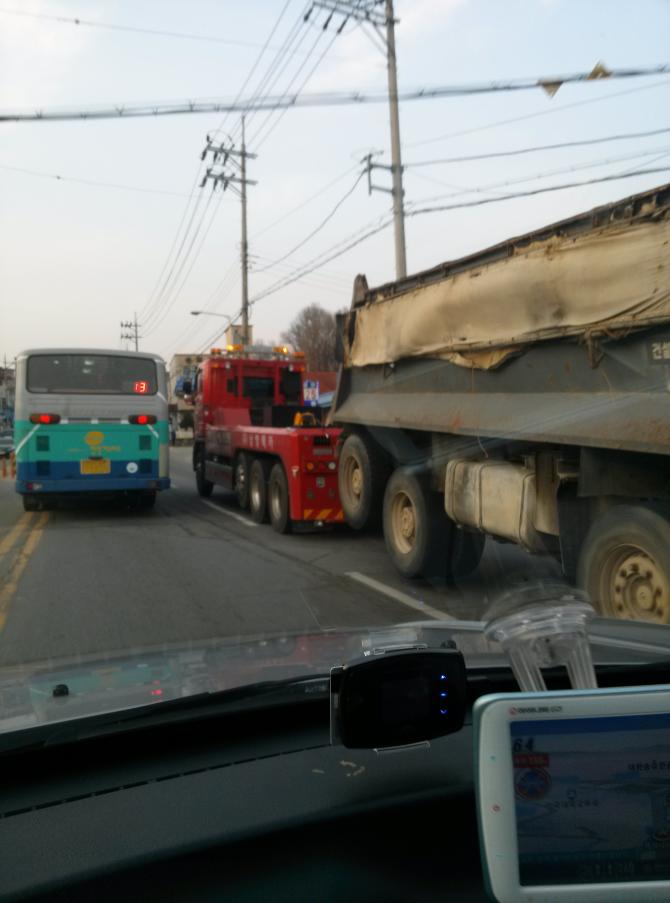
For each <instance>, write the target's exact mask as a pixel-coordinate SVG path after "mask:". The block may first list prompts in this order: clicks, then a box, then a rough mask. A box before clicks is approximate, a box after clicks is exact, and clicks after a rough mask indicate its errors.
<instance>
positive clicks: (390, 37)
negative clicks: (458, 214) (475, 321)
mask: <svg viewBox="0 0 670 903" xmlns="http://www.w3.org/2000/svg"><path fill="white" fill-rule="evenodd" d="M386 68H387V70H388V86H389V114H390V118H391V174H392V176H393V228H394V231H395V274H396V279H403V278H404V277H405V276H406V275H407V252H406V250H405V202H404V191H403V187H402V159H401V155H400V116H399V112H398V70H397V67H396V55H395V18H394V15H393V0H386Z"/></svg>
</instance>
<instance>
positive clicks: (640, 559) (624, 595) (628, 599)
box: [577, 505, 670, 624]
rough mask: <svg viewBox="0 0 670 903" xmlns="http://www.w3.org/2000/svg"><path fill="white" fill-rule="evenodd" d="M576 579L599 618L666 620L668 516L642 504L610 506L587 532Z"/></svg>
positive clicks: (669, 610)
mask: <svg viewBox="0 0 670 903" xmlns="http://www.w3.org/2000/svg"><path fill="white" fill-rule="evenodd" d="M577 580H578V583H579V585H580V586H581V587H582V588H583V589H584V590H586V592H587V594H588V596H589V598H590V600H591V602H592V604H593V605H594V606H595V607H596V608H597V609H598V611H599V612H600V614H602V615H603V616H604V617H607V618H626V619H633V620H638V621H652V622H654V623H656V624H670V521H668V519H667V517H665V516H664V515H663V514H662V513H660V512H658V511H655V510H652V509H651V508H644V507H642V506H634V505H615V506H614V507H613V508H610V510H609V511H607V512H606V513H605V514H603V515H602V517H599V518H598V520H596V521H595V522H594V523H593V524H592V525H591V528H590V529H589V532H588V533H587V535H586V539H585V540H584V544H583V546H582V550H581V553H580V556H579V565H578V569H577Z"/></svg>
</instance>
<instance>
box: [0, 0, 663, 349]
mask: <svg viewBox="0 0 670 903" xmlns="http://www.w3.org/2000/svg"><path fill="white" fill-rule="evenodd" d="M309 5H310V4H309V3H308V0H245V2H243V3H242V2H240V0H188V2H186V0H132V2H131V0H92V2H86V0H0V112H2V111H8V110H19V109H20V110H39V109H44V110H46V109H49V108H52V107H70V108H73V109H78V110H79V109H86V108H89V107H92V106H97V105H101V104H106V105H122V104H124V103H125V104H132V103H142V102H145V101H174V100H186V99H204V98H228V99H232V98H235V97H236V96H237V95H238V94H239V93H240V91H241V90H242V89H243V90H242V95H241V96H242V97H249V96H250V95H251V94H252V93H253V92H254V91H257V90H261V91H263V93H265V92H266V91H268V90H269V89H271V90H270V93H272V94H281V93H282V92H283V91H285V90H287V89H288V88H289V86H290V89H291V90H295V89H296V88H297V87H299V86H300V85H301V84H302V83H303V81H304V80H305V78H306V76H307V75H308V73H309V72H310V71H311V70H312V69H313V74H312V76H311V77H310V79H309V80H308V81H307V83H306V84H305V86H304V89H303V90H304V91H305V92H327V91H346V90H357V91H363V92H364V91H376V92H379V91H384V90H385V89H386V65H385V59H384V55H383V53H382V50H381V49H380V48H379V46H377V45H376V44H375V42H374V40H373V38H372V37H371V36H370V35H369V34H368V33H367V32H366V31H365V30H364V29H362V28H361V27H357V26H356V25H354V24H353V23H350V24H349V25H347V27H346V28H345V29H344V31H343V32H342V34H341V35H339V36H338V37H337V38H334V37H333V35H334V25H333V24H332V23H331V26H330V28H329V29H328V30H326V31H324V30H323V27H322V26H323V23H324V21H325V19H326V13H325V12H323V10H318V9H317V10H314V12H313V13H312V15H311V17H310V19H309V21H308V22H307V23H305V22H304V21H303V18H302V14H303V13H304V11H305V9H306V7H307V6H309ZM17 12H20V13H23V15H18V14H17ZM25 13H31V14H34V15H25ZM280 14H281V15H280ZM46 17H61V18H63V19H69V20H72V19H74V18H78V19H80V20H82V24H80V25H76V24H73V23H72V22H71V21H55V20H54V19H51V18H46ZM396 17H397V19H398V23H397V27H396V46H397V59H398V81H399V88H400V91H403V90H410V89H413V88H419V87H430V86H435V85H463V84H471V83H488V82H493V81H501V80H505V79H512V78H521V77H533V78H545V77H550V76H554V75H559V74H568V73H576V72H588V71H591V69H592V68H593V67H594V65H595V64H596V63H597V62H599V61H600V62H602V63H604V64H605V65H606V66H607V67H609V68H610V69H617V68H634V67H651V66H654V65H659V64H663V63H668V62H670V0H630V2H629V0H505V2H501V0H396ZM339 21H341V19H340V20H338V22H339ZM85 22H95V23H104V24H105V25H109V26H112V25H113V26H117V27H116V28H111V27H104V28H103V27H93V26H90V25H87V24H85ZM132 28H135V29H145V30H148V31H152V32H155V31H163V32H167V31H169V32H177V33H180V34H181V35H191V36H194V35H195V36H199V38H209V39H210V40H202V39H196V38H194V37H176V36H168V35H165V34H163V35H159V34H149V33H147V31H132V30H126V29H132ZM273 28H274V29H275V31H274V34H273V35H272V37H271V38H270V40H269V41H268V36H270V34H271V32H272V30H273ZM290 35H293V36H294V38H295V40H294V42H293V44H292V45H291V48H292V50H293V51H294V52H293V53H292V54H290V55H285V56H281V57H280V56H279V55H278V51H279V48H280V47H281V46H282V45H283V44H284V42H285V39H286V38H287V37H288V36H290ZM211 39H216V40H211ZM266 42H267V43H268V46H267V49H266V50H265V52H262V48H263V45H264V44H265V43H266ZM329 44H330V49H329V50H328V51H327V52H326V53H325V55H324V56H323V58H322V59H321V61H320V62H319V63H318V65H316V63H317V61H318V59H319V57H320V55H321V54H322V51H324V50H325V48H326V46H327V45H329ZM310 51H311V55H310ZM254 65H255V69H253V70H252V67H254ZM300 67H302V68H300ZM250 73H251V76H250ZM266 75H267V77H266ZM249 76H250V77H249ZM245 80H246V82H247V83H246V87H245ZM509 120H515V121H511V122H510V121H509ZM664 127H667V128H668V129H669V131H668V132H667V133H664V134H658V135H655V136H648V137H637V138H626V139H625V140H617V141H607V142H603V143H600V144H592V145H585V146H580V147H571V148H563V149H556V150H545V151H538V152H533V153H529V154H524V155H518V156H510V157H502V158H493V159H489V160H480V161H472V162H466V163H464V162H458V163H455V162H451V163H444V162H436V163H433V164H431V165H429V166H420V167H419V166H415V165H414V164H416V163H419V162H424V161H432V160H443V159H444V158H452V157H455V156H467V155H477V154H487V153H488V154H490V153H495V152H500V151H506V150H512V149H518V148H528V147H536V146H538V145H547V144H555V143H563V142H571V141H580V140H582V141H583V140H586V139H592V138H601V137H609V136H614V135H628V134H631V133H638V132H647V131H652V130H657V129H658V130H660V129H663V128H664ZM400 131H401V139H402V152H403V164H404V165H405V166H406V170H405V173H404V189H405V200H406V205H407V209H408V211H411V210H412V209H413V208H422V207H426V206H439V205H444V204H454V203H457V202H468V201H472V200H476V199H484V198H493V197H496V196H497V195H500V194H501V193H502V194H507V193H510V192H514V191H527V190H530V189H534V188H541V187H546V186H550V185H556V184H560V183H562V182H571V181H576V180H579V181H582V180H586V179H592V178H601V177H603V176H607V175H614V174H620V173H623V172H626V171H628V170H632V171H635V170H637V169H640V168H648V167H653V166H655V167H663V166H667V167H668V171H667V172H661V173H657V174H651V175H646V176H636V177H633V178H629V179H626V180H622V181H612V182H604V183H600V184H594V185H590V186H584V187H579V188H573V189H569V190H565V191H560V192H553V193H547V194H539V195H536V196H534V197H525V198H517V199H514V200H506V201H499V202H496V203H491V204H487V205H483V206H479V207H471V208H464V209H458V210H449V211H443V212H436V213H430V214H425V215H416V216H412V217H408V219H407V221H406V241H407V262H408V270H409V272H416V271H418V270H421V269H424V268H427V267H431V266H434V265H436V264H438V263H440V262H442V261H445V260H450V259H454V258H457V257H459V256H461V255H463V254H466V253H469V252H471V251H475V250H477V249H479V248H484V247H486V246H488V245H491V244H493V243H495V242H497V241H500V240H503V239H504V238H507V237H510V236H513V235H518V234H520V233H523V232H525V231H527V230H529V229H532V228H536V227H539V226H542V225H543V224H547V223H550V222H553V221H555V220H558V219H562V218H563V217H566V216H569V215H571V214H574V213H577V212H579V211H581V210H586V209H589V208H591V207H594V206H596V205H598V204H602V203H606V202H608V201H610V200H614V199H616V198H620V197H625V196H627V195H629V194H631V193H634V192H637V191H643V190H645V189H647V188H651V187H653V186H655V185H660V184H663V183H665V182H668V181H670V75H663V76H658V75H657V76H651V77H643V78H635V79H621V80H616V81H615V80H610V81H606V80H602V81H598V82H589V83H586V84H581V85H570V84H565V85H563V86H562V87H561V88H560V90H559V91H558V93H557V94H556V95H555V96H554V97H549V95H548V94H547V93H546V92H544V91H543V90H541V89H540V90H537V89H536V90H532V91H523V92H506V93H495V94H485V95H480V96H476V97H473V96H469V97H459V98H445V99H435V100H421V101H416V102H405V103H403V104H401V108H400ZM208 133H211V134H214V133H217V134H218V135H219V136H220V138H221V139H224V138H226V140H232V141H234V142H235V143H236V145H237V146H239V133H240V127H239V117H238V116H237V115H236V114H235V115H232V114H231V115H229V116H228V117H226V118H225V119H224V117H223V116H222V114H220V113H219V114H202V115H184V116H169V117H163V118H149V119H125V120H124V119H110V120H105V121H75V122H62V123H54V122H46V121H43V122H27V123H0V363H1V362H2V360H3V358H5V357H6V359H7V360H8V361H11V360H12V359H13V357H14V356H15V355H16V354H17V353H18V352H19V351H20V350H22V349H24V348H34V347H47V346H52V347H53V346H76V347H86V346H89V347H98V348H105V347H108V348H119V347H127V342H124V341H123V340H122V339H121V333H122V331H123V330H122V329H121V327H120V323H121V322H126V321H129V320H132V319H133V317H134V314H135V312H137V314H138V318H139V322H140V335H141V337H142V338H141V340H140V348H141V349H143V350H147V351H152V352H157V353H159V354H162V355H163V356H164V357H165V358H166V359H169V358H170V357H171V355H172V354H174V353H176V352H179V353H189V352H199V351H201V350H204V349H206V348H208V347H210V346H211V344H214V343H216V341H217V332H219V331H220V330H221V328H222V327H223V326H225V323H226V321H225V319H223V318H222V316H216V315H217V314H218V315H234V314H236V313H237V312H238V311H239V308H240V303H241V287H240V265H239V259H240V212H241V211H240V202H239V199H238V198H237V197H236V195H235V194H234V192H233V191H231V190H230V189H229V190H227V191H226V192H219V191H217V192H216V193H214V194H212V191H211V183H208V184H207V185H206V187H205V188H203V189H200V188H199V187H198V186H199V178H200V177H201V176H202V164H201V161H200V153H201V151H202V149H203V147H204V145H205V141H206V135H207V134H208ZM246 134H247V149H248V151H249V152H250V153H255V154H256V155H257V156H256V157H255V158H254V159H250V160H249V161H248V172H247V176H248V178H249V179H251V180H254V181H255V182H256V184H254V185H250V186H249V188H248V196H249V202H248V223H249V253H250V262H251V270H250V275H249V286H250V298H251V299H252V301H253V300H254V299H255V298H258V300H257V301H256V303H254V304H253V306H252V309H251V322H252V323H253V326H254V334H255V339H256V340H257V341H260V340H263V341H266V342H274V341H279V338H280V336H281V333H282V331H283V330H284V329H286V328H287V326H288V325H289V323H290V322H291V320H292V319H293V317H295V315H296V314H297V313H298V312H299V311H300V310H301V308H303V307H304V306H305V305H307V304H311V303H318V304H320V305H321V306H323V307H325V308H327V309H328V310H331V311H336V310H340V309H342V308H344V307H347V306H348V305H349V303H350V300H351V290H352V285H353V280H354V277H355V276H356V274H358V273H365V274H366V276H367V279H368V282H369V284H370V285H375V284H380V283H383V282H387V281H389V280H391V279H393V278H394V274H395V258H394V240H393V229H392V227H388V228H386V229H384V230H382V231H380V232H379V233H378V234H376V235H374V236H372V237H370V238H367V239H366V240H363V241H361V242H360V243H358V244H356V245H355V246H354V247H352V248H350V249H349V250H348V251H346V253H344V254H341V255H340V256H338V257H337V258H336V259H334V260H331V261H330V262H328V263H326V264H325V265H323V266H322V267H320V268H318V269H316V270H315V271H314V272H312V273H310V274H308V275H307V276H305V277H304V278H302V279H299V280H297V281H294V282H291V283H290V284H288V285H286V286H285V287H283V288H282V287H279V286H281V283H282V280H283V279H285V278H287V277H291V276H292V275H297V273H298V272H299V271H300V268H302V267H305V266H306V265H307V264H309V263H310V262H312V261H315V262H318V261H319V259H320V258H321V257H322V256H323V257H328V256H330V253H335V252H337V251H338V250H339V249H340V248H342V247H344V246H347V245H349V244H352V243H353V242H354V241H356V240H357V238H359V237H361V236H362V235H363V234H365V231H366V229H369V228H372V227H374V226H375V225H376V224H379V223H380V222H382V221H385V220H386V219H388V215H389V211H390V208H391V198H390V195H389V194H388V192H384V191H374V192H373V193H372V194H368V190H367V179H366V178H365V177H362V178H359V175H360V173H361V171H362V166H361V163H360V161H361V159H362V158H363V157H364V155H366V154H368V153H370V152H373V153H375V154H378V156H375V158H374V159H375V160H377V161H378V162H380V163H385V164H388V163H389V154H390V151H389V148H390V133H389V118H388V106H387V105H386V104H385V103H382V104H378V105H364V106H343V107H329V108H309V109H300V110H289V111H287V112H285V113H283V114H282V113H280V112H279V111H277V112H275V113H274V114H270V113H260V112H256V113H250V114H249V115H248V116H247V125H246ZM55 176H60V178H54V177H55ZM357 180H358V181H357ZM373 181H374V183H375V184H376V185H380V186H382V187H387V188H388V187H389V186H390V175H389V173H388V172H387V171H386V170H384V169H377V170H375V172H374V180H373ZM506 183H511V184H506ZM340 202H341V203H340ZM338 205H339V206H338ZM335 208H337V209H335ZM333 211H334V212H333ZM331 213H332V216H330V214H331ZM324 220H327V222H326V223H325V225H323V227H322V228H319V227H320V226H321V225H322V224H323V223H324ZM189 224H190V228H187V227H188V226H189ZM312 233H314V234H312ZM329 252H330V253H329ZM278 284H279V286H278ZM275 288H278V290H273V291H269V290H272V289H275ZM266 291H268V294H267V295H265V296H264V292H266ZM191 310H207V311H209V314H208V315H201V316H199V317H193V316H192V315H191V314H190V311H191Z"/></svg>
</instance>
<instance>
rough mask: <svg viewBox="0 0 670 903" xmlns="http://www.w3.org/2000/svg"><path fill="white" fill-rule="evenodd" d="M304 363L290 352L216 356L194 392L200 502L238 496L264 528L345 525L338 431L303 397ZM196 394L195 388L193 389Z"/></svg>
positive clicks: (230, 350) (219, 352) (238, 349)
mask: <svg viewBox="0 0 670 903" xmlns="http://www.w3.org/2000/svg"><path fill="white" fill-rule="evenodd" d="M304 373H305V362H304V356H303V355H302V354H300V353H292V352H289V350H288V349H287V348H285V347H279V348H277V347H274V348H266V347H260V348H259V347H257V346H256V347H254V346H242V345H228V346H227V347H226V349H225V350H224V349H212V352H211V354H209V355H208V356H207V357H206V358H205V359H204V360H203V361H202V362H201V364H200V365H199V368H198V372H197V375H196V382H195V386H193V387H192V395H193V401H194V405H195V411H194V433H195V442H194V446H193V469H194V471H195V476H196V486H197V489H198V492H199V493H200V495H201V496H208V495H210V494H211V492H212V490H213V488H214V486H215V485H220V486H223V487H224V488H225V489H229V490H233V491H234V492H235V493H236V495H237V499H238V502H239V504H240V507H242V508H245V509H249V511H250V513H251V516H252V518H253V520H254V521H256V522H257V523H262V522H264V521H266V520H268V519H269V520H270V522H271V523H272V526H273V527H274V528H275V530H277V531H278V532H280V533H286V532H289V531H290V529H291V527H292V526H293V525H294V524H295V523H299V522H310V523H315V522H316V523H326V522H341V521H343V520H344V515H343V513H342V508H341V506H340V502H339V495H338V489H337V457H336V456H337V440H338V438H339V436H340V432H341V431H340V430H339V429H332V428H324V427H322V426H321V424H320V421H321V411H320V409H319V408H311V407H307V406H306V405H305V403H304V396H303V376H304ZM188 388H191V387H188Z"/></svg>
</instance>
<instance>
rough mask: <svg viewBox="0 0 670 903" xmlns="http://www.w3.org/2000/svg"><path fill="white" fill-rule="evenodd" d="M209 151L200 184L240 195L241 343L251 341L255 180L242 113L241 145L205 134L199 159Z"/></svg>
mask: <svg viewBox="0 0 670 903" xmlns="http://www.w3.org/2000/svg"><path fill="white" fill-rule="evenodd" d="M208 153H211V154H212V158H213V159H212V166H210V167H208V169H207V171H206V173H205V175H204V177H203V180H202V182H201V183H200V187H201V188H203V187H204V186H205V184H206V183H207V182H208V181H211V182H212V183H213V184H212V191H215V190H216V187H217V185H220V186H221V190H222V191H225V190H226V189H227V188H230V190H231V191H233V192H234V193H235V194H236V195H237V196H238V197H239V198H240V202H241V205H242V224H241V225H242V243H241V252H240V262H241V265H242V331H243V333H244V344H245V345H247V344H250V342H249V338H250V330H249V242H248V239H247V185H256V184H257V183H256V182H255V181H253V180H251V179H248V178H247V159H251V160H255V159H256V154H250V153H249V152H248V151H247V148H246V143H245V133H244V116H243V117H242V142H241V147H240V148H239V149H238V148H236V147H235V145H234V143H233V141H232V139H230V138H229V139H228V141H223V142H221V143H220V144H214V143H213V142H212V139H211V138H210V136H209V135H207V144H206V146H205V149H204V150H203V152H202V154H201V155H200V159H201V160H204V159H205V157H206V156H207V154H208Z"/></svg>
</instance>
